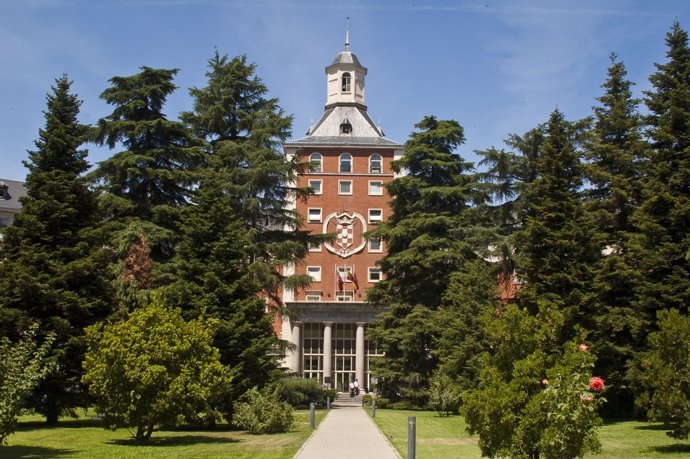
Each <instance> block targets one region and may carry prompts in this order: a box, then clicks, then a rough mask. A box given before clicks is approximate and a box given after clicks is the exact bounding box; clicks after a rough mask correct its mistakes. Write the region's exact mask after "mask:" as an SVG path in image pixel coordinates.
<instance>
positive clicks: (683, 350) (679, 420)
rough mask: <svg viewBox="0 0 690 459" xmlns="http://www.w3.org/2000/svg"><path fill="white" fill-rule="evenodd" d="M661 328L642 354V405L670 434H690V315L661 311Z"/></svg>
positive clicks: (639, 374)
mask: <svg viewBox="0 0 690 459" xmlns="http://www.w3.org/2000/svg"><path fill="white" fill-rule="evenodd" d="M657 323H658V326H659V329H658V330H657V331H655V332H653V333H650V334H649V337H648V338H647V341H648V350H647V351H646V352H644V353H642V354H641V355H640V357H639V358H638V362H637V366H638V372H637V380H638V382H639V385H640V387H641V389H642V391H641V394H640V395H639V397H638V399H637V404H638V406H639V407H640V408H641V409H643V410H645V411H646V412H647V416H648V417H649V419H650V420H652V421H658V422H663V423H664V424H665V427H666V428H667V429H668V430H667V432H666V435H668V436H669V437H671V438H675V439H678V440H686V439H687V438H688V436H689V435H690V367H689V366H688V361H689V360H690V317H688V316H687V315H686V314H683V313H681V312H680V311H678V310H677V309H668V310H663V311H659V312H658V313H657Z"/></svg>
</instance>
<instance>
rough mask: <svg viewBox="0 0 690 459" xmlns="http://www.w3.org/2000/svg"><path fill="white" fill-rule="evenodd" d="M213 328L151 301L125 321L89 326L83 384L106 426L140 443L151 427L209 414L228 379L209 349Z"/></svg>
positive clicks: (209, 322)
mask: <svg viewBox="0 0 690 459" xmlns="http://www.w3.org/2000/svg"><path fill="white" fill-rule="evenodd" d="M216 326H217V321H212V320H202V319H199V320H195V321H191V322H185V321H184V320H183V319H182V317H181V315H180V313H179V311H177V310H171V309H169V308H166V307H164V306H163V305H161V304H160V302H159V301H158V300H157V299H155V298H154V300H153V301H152V302H151V303H150V304H148V305H146V306H144V307H143V308H141V309H138V310H136V311H134V312H133V313H132V314H131V315H130V317H129V319H128V320H127V321H126V322H123V323H117V324H109V325H105V326H102V327H96V326H93V327H90V328H89V329H88V330H87V338H88V340H89V350H88V352H87V354H86V360H85V361H84V369H85V374H84V378H83V380H84V382H85V383H87V384H89V385H90V387H89V390H90V393H91V394H92V395H93V396H94V397H95V398H96V409H97V410H98V412H99V413H100V414H101V415H103V417H104V422H105V424H106V425H107V426H108V427H110V428H113V429H114V428H116V427H127V428H131V429H135V434H134V436H135V439H136V442H137V444H141V443H144V442H146V441H148V439H149V438H150V437H151V434H152V432H153V428H154V427H155V426H156V425H160V424H179V423H180V422H181V421H182V420H183V419H185V418H187V419H192V418H194V419H197V418H199V416H200V414H207V413H209V412H210V411H211V410H212V408H213V403H214V401H215V400H217V399H218V398H219V397H220V396H221V395H222V393H223V392H224V391H227V390H228V386H229V384H230V379H231V378H230V376H229V375H228V374H227V372H226V370H225V367H223V365H221V363H220V361H219V352H218V349H216V348H214V347H212V345H211V343H212V335H213V330H214V328H215V327H216Z"/></svg>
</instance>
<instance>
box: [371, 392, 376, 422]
mask: <svg viewBox="0 0 690 459" xmlns="http://www.w3.org/2000/svg"><path fill="white" fill-rule="evenodd" d="M371 417H372V418H375V417H376V398H375V397H372V398H371Z"/></svg>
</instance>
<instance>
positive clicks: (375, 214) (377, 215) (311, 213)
mask: <svg viewBox="0 0 690 459" xmlns="http://www.w3.org/2000/svg"><path fill="white" fill-rule="evenodd" d="M322 218H323V212H322V209H321V207H310V208H309V209H308V210H307V219H308V221H309V223H321V220H322ZM382 221H383V210H382V209H369V223H372V224H378V223H381V222H382Z"/></svg>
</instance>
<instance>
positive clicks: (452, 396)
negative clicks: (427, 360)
mask: <svg viewBox="0 0 690 459" xmlns="http://www.w3.org/2000/svg"><path fill="white" fill-rule="evenodd" d="M429 385H430V387H429V407H430V408H432V409H434V411H436V412H437V413H438V415H439V416H450V415H451V414H458V411H459V410H460V402H461V398H460V390H459V386H458V384H457V383H456V382H455V381H453V379H452V378H451V377H450V376H448V375H446V374H443V373H440V372H436V373H434V375H433V376H432V377H431V380H430V381H429Z"/></svg>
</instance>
